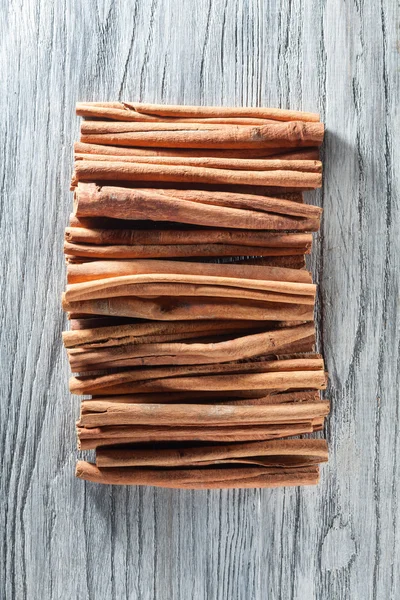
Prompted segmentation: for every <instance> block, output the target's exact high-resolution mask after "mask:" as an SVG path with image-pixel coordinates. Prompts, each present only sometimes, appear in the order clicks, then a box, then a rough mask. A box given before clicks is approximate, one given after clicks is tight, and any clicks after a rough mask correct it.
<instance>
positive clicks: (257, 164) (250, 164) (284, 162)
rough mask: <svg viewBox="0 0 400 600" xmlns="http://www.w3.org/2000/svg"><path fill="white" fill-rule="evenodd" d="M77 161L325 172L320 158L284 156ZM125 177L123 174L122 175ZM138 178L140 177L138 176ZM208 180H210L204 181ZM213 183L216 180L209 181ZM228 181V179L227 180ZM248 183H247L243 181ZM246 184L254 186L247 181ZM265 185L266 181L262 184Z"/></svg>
mask: <svg viewBox="0 0 400 600" xmlns="http://www.w3.org/2000/svg"><path fill="white" fill-rule="evenodd" d="M74 158H75V161H85V162H103V163H114V162H117V163H118V162H121V163H130V164H153V165H160V166H164V165H169V166H175V167H184V166H188V167H198V168H203V169H206V168H209V169H224V170H233V171H236V170H238V171H246V172H253V171H299V172H305V173H322V163H321V161H320V160H302V159H284V158H268V159H265V158H258V159H257V158H253V159H252V158H227V157H215V156H132V155H125V154H90V153H89V154H79V153H78V154H75V157H74ZM121 179H122V180H123V179H124V178H123V177H122V178H121ZM138 179H139V178H138ZM205 183H207V182H205ZM209 183H214V182H209ZM228 183H229V182H228ZM242 183H245V182H242ZM245 185H253V184H246V183H245ZM262 185H264V184H262Z"/></svg>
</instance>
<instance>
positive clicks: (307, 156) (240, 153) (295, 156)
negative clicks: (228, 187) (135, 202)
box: [74, 142, 319, 160]
mask: <svg viewBox="0 0 400 600" xmlns="http://www.w3.org/2000/svg"><path fill="white" fill-rule="evenodd" d="M74 151H75V154H90V155H91V156H93V155H103V156H133V157H135V156H177V157H205V156H209V157H216V158H218V157H219V158H247V159H257V158H259V159H263V158H268V157H269V158H281V159H283V160H318V159H319V149H318V148H316V147H311V148H299V149H298V150H288V149H287V148H263V149H256V150H249V149H247V150H215V149H203V150H193V149H190V148H134V147H123V146H110V145H107V146H102V145H101V144H86V143H84V142H75V144H74Z"/></svg>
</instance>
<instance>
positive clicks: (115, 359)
mask: <svg viewBox="0 0 400 600" xmlns="http://www.w3.org/2000/svg"><path fill="white" fill-rule="evenodd" d="M310 337H311V339H312V340H314V338H315V328H314V324H306V325H299V326H297V327H289V328H286V329H278V330H276V331H267V332H263V333H256V334H252V335H243V336H241V337H238V338H233V339H230V340H227V341H220V342H213V343H211V344H207V343H193V342H192V343H189V344H185V343H182V342H180V343H175V344H174V343H144V344H137V343H136V344H125V345H123V346H108V347H103V348H97V349H85V348H73V349H71V350H69V351H68V355H69V360H70V364H71V368H72V369H73V370H75V371H77V370H82V369H83V368H84V367H85V365H91V364H92V365H93V364H94V365H96V366H99V365H101V364H104V365H106V366H105V368H110V367H114V366H116V367H118V366H121V365H120V364H119V363H120V361H122V362H123V366H128V365H129V359H132V360H134V359H137V358H139V357H140V358H142V359H143V360H142V361H141V362H142V364H146V363H147V364H152V360H154V359H156V358H158V359H159V361H160V362H159V364H160V363H161V362H162V363H163V364H179V363H180V364H192V363H194V364H199V363H201V364H206V363H214V362H228V361H234V360H242V359H244V358H251V357H253V356H260V355H268V354H277V353H279V351H280V350H282V351H284V352H288V350H289V349H290V348H291V346H292V345H293V343H294V342H297V341H298V340H304V339H307V338H310ZM289 351H290V350H289ZM161 357H163V360H160V359H161ZM146 359H147V360H146ZM136 362H137V364H140V361H136ZM134 364H135V363H134Z"/></svg>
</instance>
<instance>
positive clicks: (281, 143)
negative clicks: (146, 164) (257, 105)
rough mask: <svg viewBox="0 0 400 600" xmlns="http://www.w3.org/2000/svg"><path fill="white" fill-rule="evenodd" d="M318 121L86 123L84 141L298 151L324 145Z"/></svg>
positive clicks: (84, 124) (321, 127)
mask: <svg viewBox="0 0 400 600" xmlns="http://www.w3.org/2000/svg"><path fill="white" fill-rule="evenodd" d="M323 137H324V126H323V124H322V123H318V122H302V121H292V122H280V123H268V124H266V125H262V126H257V125H253V126H248V125H220V124H212V123H208V124H201V123H159V122H142V123H138V122H121V123H116V122H112V121H84V122H83V123H82V125H81V142H86V143H90V144H93V143H95V144H104V145H110V144H111V145H114V146H121V145H122V146H139V147H140V146H151V147H164V148H165V147H166V148H211V149H214V148H217V149H218V148H220V149H253V148H298V147H307V146H320V145H321V144H322V141H323Z"/></svg>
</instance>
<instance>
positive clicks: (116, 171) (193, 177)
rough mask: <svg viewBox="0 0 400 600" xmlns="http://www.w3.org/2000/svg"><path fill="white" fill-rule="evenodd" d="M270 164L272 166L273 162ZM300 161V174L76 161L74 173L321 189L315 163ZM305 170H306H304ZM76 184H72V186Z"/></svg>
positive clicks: (84, 177) (109, 177)
mask: <svg viewBox="0 0 400 600" xmlns="http://www.w3.org/2000/svg"><path fill="white" fill-rule="evenodd" d="M170 160H172V159H170ZM193 160H194V159H193ZM216 160H218V159H216ZM273 162H274V164H275V161H273ZM278 162H279V161H278ZM288 162H289V164H290V165H292V164H293V162H294V161H288ZM301 162H304V163H307V164H306V165H305V166H304V170H301V171H300V170H284V169H282V170H278V169H277V170H263V171H261V170H259V171H244V170H234V169H231V170H229V169H223V168H211V167H210V168H208V167H195V166H185V165H182V166H180V165H170V164H150V163H139V162H121V161H120V162H118V161H98V160H78V161H76V162H75V174H76V182H78V181H163V182H164V181H165V182H175V181H178V182H179V181H183V182H186V183H190V184H192V183H194V184H196V183H207V184H209V183H210V184H218V185H220V184H222V185H265V186H278V187H280V186H282V187H295V188H300V189H310V188H319V187H321V185H322V175H321V174H320V173H319V172H318V171H317V172H310V168H311V167H310V166H309V163H312V166H313V168H316V165H315V164H314V163H317V162H318V161H301ZM302 168H303V167H302ZM306 169H308V170H307V171H306ZM76 182H75V183H74V185H76Z"/></svg>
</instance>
